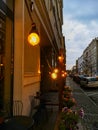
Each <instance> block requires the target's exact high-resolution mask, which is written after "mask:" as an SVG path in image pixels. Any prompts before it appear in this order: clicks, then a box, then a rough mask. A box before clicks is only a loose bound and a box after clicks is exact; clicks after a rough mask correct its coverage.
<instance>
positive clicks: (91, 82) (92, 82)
mask: <svg viewBox="0 0 98 130" xmlns="http://www.w3.org/2000/svg"><path fill="white" fill-rule="evenodd" d="M80 86H81V87H98V78H96V77H84V78H82V80H81V81H80Z"/></svg>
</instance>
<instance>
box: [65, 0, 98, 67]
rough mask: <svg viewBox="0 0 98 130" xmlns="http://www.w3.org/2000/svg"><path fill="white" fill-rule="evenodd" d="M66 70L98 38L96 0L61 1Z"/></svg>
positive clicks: (97, 0) (97, 4)
mask: <svg viewBox="0 0 98 130" xmlns="http://www.w3.org/2000/svg"><path fill="white" fill-rule="evenodd" d="M63 35H64V36H65V46H66V69H71V68H72V67H73V66H74V65H75V64H76V60H77V59H78V58H79V57H80V56H81V55H82V54H83V51H84V50H85V49H86V47H87V46H88V45H89V44H90V42H91V41H92V40H93V39H94V38H96V37H98V0H63Z"/></svg>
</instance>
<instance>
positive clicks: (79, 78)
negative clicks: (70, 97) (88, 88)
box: [73, 75, 88, 84]
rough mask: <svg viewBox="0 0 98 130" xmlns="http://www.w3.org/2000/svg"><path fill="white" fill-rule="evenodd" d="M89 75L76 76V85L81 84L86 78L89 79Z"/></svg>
mask: <svg viewBox="0 0 98 130" xmlns="http://www.w3.org/2000/svg"><path fill="white" fill-rule="evenodd" d="M87 76H88V75H75V76H74V77H73V80H74V81H75V82H76V83H78V84H80V81H81V80H82V79H83V78H84V77H87Z"/></svg>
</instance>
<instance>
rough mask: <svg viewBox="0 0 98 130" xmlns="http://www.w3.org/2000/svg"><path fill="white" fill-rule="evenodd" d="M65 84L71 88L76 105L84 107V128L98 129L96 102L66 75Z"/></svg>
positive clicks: (88, 129)
mask: <svg viewBox="0 0 98 130" xmlns="http://www.w3.org/2000/svg"><path fill="white" fill-rule="evenodd" d="M66 85H67V86H70V87H71V88H72V89H73V96H74V98H75V99H76V101H77V103H78V107H79V108H80V107H82V108H83V109H84V112H85V116H84V119H83V121H82V123H83V126H85V127H86V130H98V104H95V103H94V102H93V101H92V100H91V99H90V98H89V97H88V96H87V94H86V93H85V92H84V91H83V90H82V89H81V87H80V86H79V85H78V84H76V83H75V82H74V81H73V80H72V79H71V78H69V77H67V79H66Z"/></svg>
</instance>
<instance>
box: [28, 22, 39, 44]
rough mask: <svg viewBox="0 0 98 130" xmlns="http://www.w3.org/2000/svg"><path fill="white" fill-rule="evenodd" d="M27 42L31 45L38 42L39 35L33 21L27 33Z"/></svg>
mask: <svg viewBox="0 0 98 130" xmlns="http://www.w3.org/2000/svg"><path fill="white" fill-rule="evenodd" d="M28 42H29V44H30V45H32V46H35V45H38V44H39V42H40V37H39V34H38V31H37V29H36V25H35V23H33V24H32V28H31V31H30V33H29V35H28Z"/></svg>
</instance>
